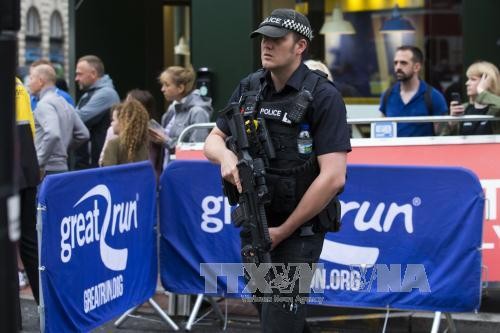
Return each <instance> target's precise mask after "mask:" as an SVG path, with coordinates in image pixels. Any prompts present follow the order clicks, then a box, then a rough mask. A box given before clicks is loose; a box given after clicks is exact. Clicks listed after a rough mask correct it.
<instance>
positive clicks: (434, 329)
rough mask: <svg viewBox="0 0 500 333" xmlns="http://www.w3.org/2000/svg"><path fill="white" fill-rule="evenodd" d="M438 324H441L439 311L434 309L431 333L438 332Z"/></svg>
mask: <svg viewBox="0 0 500 333" xmlns="http://www.w3.org/2000/svg"><path fill="white" fill-rule="evenodd" d="M440 324H441V311H436V312H434V320H433V321H432V328H431V333H438V331H439V325H440Z"/></svg>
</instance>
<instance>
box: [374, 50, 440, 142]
mask: <svg viewBox="0 0 500 333" xmlns="http://www.w3.org/2000/svg"><path fill="white" fill-rule="evenodd" d="M423 62H424V56H423V53H422V51H421V50H420V49H419V48H418V47H416V46H408V45H404V46H400V47H398V49H397V51H396V54H395V55H394V73H395V75H396V79H397V80H398V82H397V83H396V84H395V85H393V86H392V87H390V88H389V89H387V91H386V92H385V93H384V95H382V97H381V99H380V101H381V102H380V111H381V112H382V113H383V114H384V115H385V116H387V117H415V116H442V115H447V114H448V107H447V105H446V100H445V98H444V96H443V95H442V94H441V93H440V92H439V91H437V90H436V89H434V88H433V87H431V86H430V85H429V84H428V83H426V82H424V81H423V80H421V79H420V78H419V73H420V70H421V69H422V64H423ZM437 125H438V124H434V125H433V123H398V137H406V136H432V135H435V134H438V133H437V132H438V126H437Z"/></svg>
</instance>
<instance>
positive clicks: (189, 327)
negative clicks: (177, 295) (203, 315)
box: [185, 294, 203, 331]
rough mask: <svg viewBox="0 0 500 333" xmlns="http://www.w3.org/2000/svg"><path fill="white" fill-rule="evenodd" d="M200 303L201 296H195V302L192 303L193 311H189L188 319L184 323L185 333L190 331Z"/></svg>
mask: <svg viewBox="0 0 500 333" xmlns="http://www.w3.org/2000/svg"><path fill="white" fill-rule="evenodd" d="M202 301H203V294H198V296H196V301H195V303H194V306H193V310H192V311H191V314H190V315H189V319H188V321H187V323H186V327H185V330H186V331H191V328H192V327H193V324H194V321H195V319H196V316H197V315H198V311H200V306H201V302H202Z"/></svg>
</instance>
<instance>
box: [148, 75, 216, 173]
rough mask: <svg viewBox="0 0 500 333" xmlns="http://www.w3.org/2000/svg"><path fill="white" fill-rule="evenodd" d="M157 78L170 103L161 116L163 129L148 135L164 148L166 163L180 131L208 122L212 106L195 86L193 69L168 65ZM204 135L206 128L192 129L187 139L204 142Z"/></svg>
mask: <svg viewBox="0 0 500 333" xmlns="http://www.w3.org/2000/svg"><path fill="white" fill-rule="evenodd" d="M159 80H160V83H161V84H162V87H161V91H162V92H163V95H164V96H165V99H166V100H167V101H168V102H171V104H170V106H169V107H168V109H167V112H166V113H165V114H164V115H163V117H162V119H161V126H162V127H163V131H161V130H160V131H158V130H153V129H152V130H151V136H152V140H153V141H154V142H156V143H159V144H162V145H163V146H164V147H165V159H164V160H165V162H164V166H165V165H166V164H167V163H168V161H169V158H168V157H169V155H170V154H173V153H174V152H175V146H176V144H177V139H178V138H179V135H180V134H181V132H182V131H183V130H184V129H185V128H186V127H187V126H189V125H192V124H197V123H206V122H209V120H210V115H211V113H212V110H213V109H212V100H211V98H208V97H205V96H202V95H201V94H200V91H199V90H197V89H194V83H195V73H194V70H193V69H192V68H184V67H180V66H171V67H168V68H167V69H165V70H164V71H163V72H162V73H161V75H160V77H159ZM207 135H208V130H198V131H193V133H192V134H191V135H190V136H189V137H188V141H189V142H203V141H204V140H205V138H206V136H207Z"/></svg>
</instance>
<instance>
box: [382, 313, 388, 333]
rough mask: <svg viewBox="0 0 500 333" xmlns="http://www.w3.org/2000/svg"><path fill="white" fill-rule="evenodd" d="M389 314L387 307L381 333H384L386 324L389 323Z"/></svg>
mask: <svg viewBox="0 0 500 333" xmlns="http://www.w3.org/2000/svg"><path fill="white" fill-rule="evenodd" d="M389 313H390V309H389V306H387V312H386V313H385V319H384V328H383V329H382V333H385V330H386V329H387V322H388V321H389Z"/></svg>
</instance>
